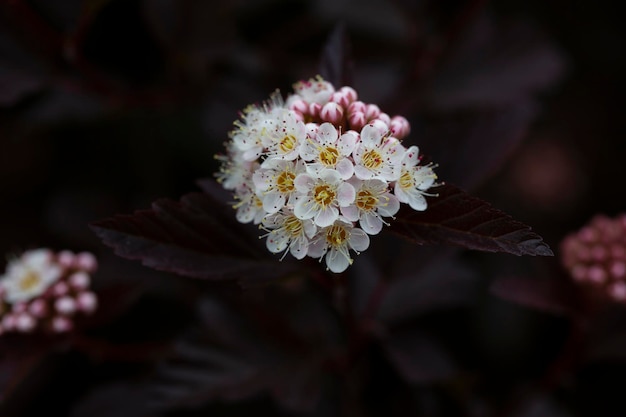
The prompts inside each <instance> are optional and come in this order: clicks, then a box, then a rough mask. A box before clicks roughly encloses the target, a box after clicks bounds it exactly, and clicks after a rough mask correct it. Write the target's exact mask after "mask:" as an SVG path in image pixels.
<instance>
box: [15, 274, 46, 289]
mask: <svg viewBox="0 0 626 417" xmlns="http://www.w3.org/2000/svg"><path fill="white" fill-rule="evenodd" d="M40 283H41V278H40V277H39V274H37V273H35V272H33V271H28V272H26V273H25V274H24V275H22V279H20V282H19V287H20V290H22V291H25V292H26V291H31V290H32V289H33V288H35V287H37V286H38V285H39V284H40Z"/></svg>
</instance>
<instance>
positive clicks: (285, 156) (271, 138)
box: [261, 108, 307, 168]
mask: <svg viewBox="0 0 626 417" xmlns="http://www.w3.org/2000/svg"><path fill="white" fill-rule="evenodd" d="M306 137H307V135H306V129H305V126H304V123H303V122H301V121H300V120H298V119H297V118H296V115H295V113H294V112H292V111H291V110H287V109H284V108H276V109H274V110H272V112H271V113H270V114H269V117H268V118H266V119H265V121H264V127H263V134H262V135H261V143H262V146H263V148H264V149H265V150H266V151H265V156H266V158H267V159H266V160H265V161H264V162H263V163H262V164H261V166H262V167H263V168H265V166H266V165H267V164H268V163H269V162H270V161H272V160H273V159H280V160H287V161H293V160H294V159H296V158H297V157H298V156H299V153H300V145H301V144H302V143H303V142H304V141H305V139H306Z"/></svg>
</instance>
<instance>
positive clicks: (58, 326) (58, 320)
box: [51, 316, 74, 333]
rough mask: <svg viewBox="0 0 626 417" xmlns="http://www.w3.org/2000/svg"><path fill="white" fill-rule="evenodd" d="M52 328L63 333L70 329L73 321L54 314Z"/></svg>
mask: <svg viewBox="0 0 626 417" xmlns="http://www.w3.org/2000/svg"><path fill="white" fill-rule="evenodd" d="M51 326H52V330H53V331H54V332H56V333H65V332H69V331H70V330H72V328H73V327H74V323H73V322H72V320H71V319H69V318H67V317H63V316H56V317H55V318H53V319H52V323H51Z"/></svg>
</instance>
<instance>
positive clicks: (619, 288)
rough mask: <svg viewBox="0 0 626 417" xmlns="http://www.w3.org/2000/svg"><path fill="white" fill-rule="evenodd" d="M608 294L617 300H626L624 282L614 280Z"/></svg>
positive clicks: (625, 285)
mask: <svg viewBox="0 0 626 417" xmlns="http://www.w3.org/2000/svg"><path fill="white" fill-rule="evenodd" d="M609 294H610V295H611V297H613V299H615V300H617V301H624V300H626V283H624V282H616V283H614V284H613V285H611V286H610V287H609Z"/></svg>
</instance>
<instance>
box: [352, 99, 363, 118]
mask: <svg viewBox="0 0 626 417" xmlns="http://www.w3.org/2000/svg"><path fill="white" fill-rule="evenodd" d="M365 110H366V105H365V103H363V102H362V101H355V102H353V103H351V104H350V105H349V106H348V116H350V115H352V114H354V113H363V116H364V117H365Z"/></svg>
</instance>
